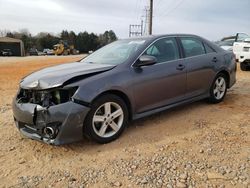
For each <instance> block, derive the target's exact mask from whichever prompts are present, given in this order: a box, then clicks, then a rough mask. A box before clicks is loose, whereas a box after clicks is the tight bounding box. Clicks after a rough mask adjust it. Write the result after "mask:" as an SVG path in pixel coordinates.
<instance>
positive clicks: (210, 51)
mask: <svg viewBox="0 0 250 188" xmlns="http://www.w3.org/2000/svg"><path fill="white" fill-rule="evenodd" d="M203 44H204V46H205V49H206V53H207V54H210V53H214V52H215V51H214V49H212V48H211V47H210V46H208V45H207V44H206V43H203Z"/></svg>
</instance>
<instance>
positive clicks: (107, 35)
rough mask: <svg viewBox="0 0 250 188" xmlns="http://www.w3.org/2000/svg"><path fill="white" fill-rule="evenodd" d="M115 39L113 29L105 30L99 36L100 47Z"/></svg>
mask: <svg viewBox="0 0 250 188" xmlns="http://www.w3.org/2000/svg"><path fill="white" fill-rule="evenodd" d="M116 40H117V36H116V34H115V33H114V31H112V30H110V31H105V32H104V33H103V34H101V35H100V36H99V42H100V47H102V46H105V45H107V44H109V43H111V42H113V41H116Z"/></svg>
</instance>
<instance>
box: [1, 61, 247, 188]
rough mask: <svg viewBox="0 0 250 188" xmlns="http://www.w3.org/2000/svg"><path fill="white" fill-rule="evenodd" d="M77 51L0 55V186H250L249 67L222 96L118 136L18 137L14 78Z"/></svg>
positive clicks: (152, 119)
mask: <svg viewBox="0 0 250 188" xmlns="http://www.w3.org/2000/svg"><path fill="white" fill-rule="evenodd" d="M82 57H83V56H65V57H56V56H52V57H24V58H15V57H14V58H12V57H11V58H0V83H1V84H0V125H1V126H0V137H1V139H0V164H1V172H0V187H167V188H171V187H173V188H175V187H179V188H191V187H198V188H200V187H215V188H223V187H240V188H241V187H246V188H250V168H249V167H250V137H249V132H250V131H249V130H250V72H241V71H240V70H239V69H238V73H237V84H236V85H235V86H234V87H233V88H232V89H230V90H229V91H228V95H227V97H226V98H225V100H224V102H222V103H220V104H217V105H211V104H208V103H207V102H206V101H199V102H196V103H193V104H190V105H185V106H182V107H178V108H175V109H172V110H168V111H166V112H162V113H159V114H157V115H154V116H150V117H147V118H144V119H141V120H138V121H135V122H133V123H132V124H131V125H130V126H129V127H128V128H127V129H126V131H125V132H124V134H123V135H122V136H121V138H119V139H118V140H117V141H115V142H112V143H110V144H105V145H99V144H96V143H93V142H90V141H88V140H83V141H82V142H79V143H74V144H70V145H65V146H59V147H55V146H50V145H46V144H44V143H40V142H37V141H33V140H30V139H27V138H24V137H22V136H21V135H20V134H19V132H18V131H17V129H16V128H15V126H14V122H13V118H12V112H11V100H12V97H13V96H14V94H15V92H16V90H17V88H18V81H19V80H20V79H21V78H22V77H23V76H24V75H26V74H28V73H30V72H32V71H34V70H38V69H40V68H42V67H46V66H50V65H54V64H60V63H65V62H70V61H76V60H78V59H80V58H82Z"/></svg>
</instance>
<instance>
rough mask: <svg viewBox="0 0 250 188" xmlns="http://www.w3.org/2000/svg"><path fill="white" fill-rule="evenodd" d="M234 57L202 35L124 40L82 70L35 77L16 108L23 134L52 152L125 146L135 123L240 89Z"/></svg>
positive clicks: (76, 66)
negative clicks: (81, 144) (80, 144)
mask: <svg viewBox="0 0 250 188" xmlns="http://www.w3.org/2000/svg"><path fill="white" fill-rule="evenodd" d="M235 77H236V63H235V57H234V54H233V53H232V52H228V51H225V50H223V49H221V48H220V47H218V46H217V45H215V44H213V43H211V42H209V41H208V40H206V39H203V38H201V37H199V36H195V35H183V34H175V35H161V36H149V37H144V38H135V39H125V40H118V41H116V42H114V43H111V44H109V45H107V46H105V47H103V48H101V49H99V50H98V51H96V52H94V53H93V54H91V55H89V56H88V57H86V58H84V59H83V60H81V61H79V62H74V63H68V64H63V65H58V66H54V67H50V68H45V69H42V70H40V71H37V72H34V73H32V74H30V75H28V76H26V77H25V78H23V79H22V80H21V82H20V89H19V91H18V93H17V95H16V97H15V98H14V100H13V114H14V120H15V123H16V126H17V128H18V129H19V130H20V132H21V133H22V134H24V135H26V136H27V137H29V138H32V139H35V140H40V141H43V142H46V143H49V144H55V145H59V144H65V143H70V142H74V141H79V140H81V139H82V138H83V137H84V135H85V136H87V137H88V138H90V139H92V140H94V141H96V142H98V143H108V142H111V141H113V140H115V139H116V138H118V137H119V136H120V135H121V133H122V132H123V130H124V129H125V127H126V126H127V125H128V123H129V122H130V121H131V120H135V119H138V118H142V117H145V116H148V115H151V114H154V113H157V112H160V111H163V110H166V109H169V108H172V107H175V106H178V105H183V104H186V103H190V102H194V101H197V100H201V99H205V98H207V99H208V100H209V101H210V102H211V103H219V102H221V101H222V100H223V99H224V97H225V95H226V92H227V89H228V88H230V87H232V86H233V84H234V83H235V82H236V78H235Z"/></svg>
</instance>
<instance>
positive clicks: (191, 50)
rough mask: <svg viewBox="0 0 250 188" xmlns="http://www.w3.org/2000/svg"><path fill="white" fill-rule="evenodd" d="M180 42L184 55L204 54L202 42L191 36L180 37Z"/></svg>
mask: <svg viewBox="0 0 250 188" xmlns="http://www.w3.org/2000/svg"><path fill="white" fill-rule="evenodd" d="M181 43H182V46H183V48H184V52H185V56H186V57H193V56H198V55H203V54H205V53H206V52H205V49H204V46H203V44H202V42H201V41H200V40H198V39H195V38H191V37H182V38H181Z"/></svg>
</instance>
